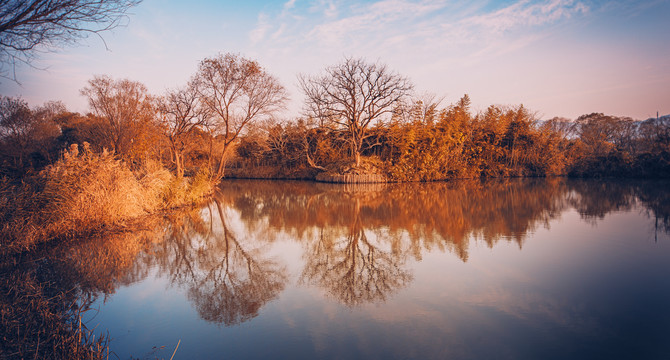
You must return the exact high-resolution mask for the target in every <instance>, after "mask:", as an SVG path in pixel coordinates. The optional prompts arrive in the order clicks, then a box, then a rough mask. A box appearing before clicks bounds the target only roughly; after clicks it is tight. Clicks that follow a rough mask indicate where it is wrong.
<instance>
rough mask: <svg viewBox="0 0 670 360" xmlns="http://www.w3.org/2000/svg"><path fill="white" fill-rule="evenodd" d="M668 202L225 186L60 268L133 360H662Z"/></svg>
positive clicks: (480, 188)
mask: <svg viewBox="0 0 670 360" xmlns="http://www.w3.org/2000/svg"><path fill="white" fill-rule="evenodd" d="M669 189H670V187H669V186H668V183H667V182H658V181H657V182H640V181H634V182H614V181H574V180H571V181H568V180H562V179H550V180H509V181H488V182H480V181H464V182H452V183H428V184H393V185H365V186H344V185H327V184H315V183H307V182H278V181H273V182H271V181H226V182H225V183H224V184H223V185H222V186H221V189H220V192H219V193H218V194H217V195H216V198H215V199H214V201H212V202H211V203H210V204H208V205H207V206H205V207H203V208H202V209H196V210H194V211H191V212H189V213H186V214H175V215H172V216H171V218H170V219H168V220H167V221H166V222H164V223H163V222H159V223H157V224H154V225H152V226H147V228H146V229H145V230H143V231H138V232H135V233H133V234H129V235H124V236H122V237H121V238H118V239H111V240H110V239H100V240H98V241H91V242H84V243H82V244H81V245H79V246H75V247H74V248H72V249H68V250H67V256H66V257H67V258H68V259H71V260H70V262H64V263H63V264H62V265H61V266H60V267H59V269H61V271H63V272H64V273H67V274H68V276H69V277H73V278H75V279H77V280H76V281H75V282H76V284H77V286H79V287H80V288H82V289H84V291H83V292H84V293H87V294H90V296H91V304H90V306H91V307H92V308H94V309H96V311H89V312H87V313H86V318H85V320H86V323H87V325H88V327H89V328H92V327H95V326H97V328H96V329H98V330H96V331H100V332H101V333H102V332H104V333H107V332H108V334H109V336H110V337H111V338H112V342H111V349H112V351H114V352H115V353H116V354H117V355H118V356H119V358H121V359H126V358H130V357H131V356H132V357H135V358H138V357H139V358H155V357H159V358H170V356H171V355H172V352H173V350H174V348H175V346H176V345H177V343H178V342H179V348H178V350H177V352H176V355H175V359H190V358H223V359H267V358H291V359H313V358H326V359H445V358H452V359H493V358H495V359H538V358H542V359H567V358H572V359H574V358H588V359H614V358H627V359H630V358H639V359H643V358H644V359H667V358H670V341H668V336H669V335H670V310H669V309H668V304H670V276H669V274H670V237H669V236H668V233H669V231H668V225H669V224H670V222H669V214H670V201H669V200H668V199H670V191H669ZM63 251H66V250H63ZM73 274H74V275H73Z"/></svg>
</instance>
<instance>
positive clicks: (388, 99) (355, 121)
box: [299, 58, 413, 166]
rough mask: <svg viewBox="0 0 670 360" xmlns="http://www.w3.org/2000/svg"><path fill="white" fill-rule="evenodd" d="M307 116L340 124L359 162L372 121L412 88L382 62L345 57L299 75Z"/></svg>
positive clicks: (387, 110) (383, 113) (390, 109)
mask: <svg viewBox="0 0 670 360" xmlns="http://www.w3.org/2000/svg"><path fill="white" fill-rule="evenodd" d="M299 81H300V86H301V87H302V90H303V92H304V93H305V95H306V96H307V100H306V106H307V111H308V112H309V113H310V115H311V116H314V117H316V118H321V119H326V120H327V121H330V122H334V123H335V124H337V125H339V126H342V127H344V128H345V129H346V130H347V131H348V132H349V133H350V135H351V140H350V141H351V150H352V154H353V156H354V159H355V163H356V166H359V165H360V162H361V152H362V151H363V150H364V149H363V141H364V140H365V139H366V138H367V137H368V136H369V135H368V132H367V130H368V127H369V126H370V124H371V123H372V122H373V121H376V120H379V119H380V118H381V117H382V116H383V115H385V114H388V113H391V112H392V111H393V107H394V105H395V104H396V103H397V102H398V101H400V100H401V99H402V98H403V97H405V96H406V95H407V94H408V93H409V92H410V91H411V90H412V89H413V85H412V84H411V83H410V81H409V80H408V79H407V78H405V77H403V76H400V75H398V74H397V73H394V72H391V71H390V70H389V69H388V68H387V67H386V65H383V64H379V63H374V64H370V63H367V62H365V60H363V59H352V58H347V59H345V60H344V62H343V63H341V64H339V65H335V66H332V67H329V68H327V69H326V73H325V74H323V75H317V76H313V77H308V76H304V75H301V76H299Z"/></svg>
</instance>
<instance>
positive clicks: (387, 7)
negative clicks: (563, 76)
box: [251, 0, 589, 57]
mask: <svg viewBox="0 0 670 360" xmlns="http://www.w3.org/2000/svg"><path fill="white" fill-rule="evenodd" d="M588 10H589V8H588V6H587V5H585V4H584V3H583V2H580V1H577V0H545V1H530V0H521V1H517V2H514V3H512V4H509V5H505V6H503V7H497V8H493V9H491V8H490V4H489V3H487V2H481V1H480V2H474V3H472V2H466V3H458V2H453V1H447V0H378V1H374V2H371V3H365V4H360V3H358V2H354V1H345V0H339V1H336V0H320V1H318V2H316V3H314V4H313V5H312V6H311V7H309V8H308V9H304V8H297V7H295V1H293V0H291V1H288V2H286V3H284V6H283V8H282V10H281V11H280V12H279V13H278V14H277V15H276V16H273V17H269V16H267V15H264V14H261V15H260V16H259V21H258V24H257V27H256V29H254V31H253V32H252V36H251V38H252V41H255V42H260V41H261V40H264V39H265V35H266V32H268V31H272V33H273V34H274V35H273V36H271V38H270V39H265V40H267V42H271V43H269V44H264V45H267V46H270V47H272V46H281V47H282V48H284V49H285V48H286V47H295V50H296V51H300V50H302V49H304V46H305V45H306V44H307V45H309V49H310V50H315V49H321V50H322V51H332V50H333V49H338V50H339V51H340V52H346V53H359V52H374V53H379V54H380V55H383V54H386V53H387V52H389V51H394V49H421V50H426V49H432V51H447V52H449V51H459V52H461V54H462V55H466V56H471V57H472V56H474V55H476V54H486V53H489V52H490V51H487V49H491V48H494V47H496V46H498V47H504V46H505V43H506V42H509V43H510V44H511V45H513V47H510V49H517V50H518V48H519V46H520V45H523V46H526V45H529V44H531V43H532V41H529V40H537V39H540V38H542V36H539V35H538V33H539V32H540V31H542V29H543V28H544V27H546V26H547V25H550V24H554V23H557V22H560V21H564V20H567V19H570V18H571V17H573V16H575V15H579V14H585V13H587V12H588ZM305 12H307V13H305ZM529 32H532V33H533V36H528V33H529ZM517 36H518V37H519V38H516V37H517ZM502 40H504V41H502ZM494 43H495V44H494ZM454 47H460V48H458V49H455V48H454ZM463 51H467V53H466V54H463Z"/></svg>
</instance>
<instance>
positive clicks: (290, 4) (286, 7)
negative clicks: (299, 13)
mask: <svg viewBox="0 0 670 360" xmlns="http://www.w3.org/2000/svg"><path fill="white" fill-rule="evenodd" d="M295 2H296V0H289V1H287V2H285V3H284V11H287V10H291V9H293V8H294V7H295Z"/></svg>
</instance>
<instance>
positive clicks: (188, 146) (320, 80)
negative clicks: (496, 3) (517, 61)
mask: <svg viewBox="0 0 670 360" xmlns="http://www.w3.org/2000/svg"><path fill="white" fill-rule="evenodd" d="M299 84H300V87H301V89H302V91H303V93H304V95H305V98H306V100H305V103H304V105H305V106H304V110H305V111H304V114H303V115H302V116H300V117H298V118H295V119H290V120H289V119H282V118H280V114H281V110H282V109H284V106H285V104H286V101H287V99H288V94H287V91H286V89H285V88H284V87H283V86H282V85H281V83H280V82H279V81H278V80H277V78H276V77H274V76H272V75H271V74H269V73H268V72H267V71H266V70H265V69H263V67H261V65H260V64H259V63H258V62H256V61H254V60H250V59H247V58H244V57H242V56H240V55H236V54H220V55H217V56H214V57H210V58H206V59H204V60H203V61H201V62H200V65H199V67H198V70H197V72H196V73H195V74H194V75H193V76H192V77H191V78H190V79H189V81H188V82H187V83H186V84H185V85H184V86H183V87H180V88H177V89H170V90H167V91H165V93H163V94H162V95H160V96H157V95H153V94H150V93H149V91H148V90H147V88H146V86H144V85H143V84H142V83H140V82H137V81H132V80H128V79H112V78H110V77H108V76H95V77H94V78H93V79H91V80H89V81H88V83H87V85H86V86H85V87H84V88H83V89H82V90H81V94H82V95H83V96H85V97H86V98H87V99H88V102H89V106H90V112H89V113H87V114H79V113H73V112H70V111H68V110H67V108H66V107H65V106H64V105H63V104H62V103H59V102H47V103H45V104H44V105H42V106H37V107H30V106H29V104H27V103H26V102H25V101H24V100H22V99H20V98H11V97H4V96H3V97H2V98H1V99H0V164H2V170H1V172H2V174H1V175H2V176H5V177H8V178H20V177H22V176H24V175H25V174H27V173H30V172H34V171H36V170H39V169H41V168H43V167H45V166H47V165H49V164H53V163H54V162H55V161H56V160H57V159H58V158H59V156H60V154H62V153H63V151H64V150H65V149H67V148H68V147H69V146H70V145H71V144H82V143H88V144H89V145H88V146H90V148H91V149H93V151H97V152H102V151H103V149H107V150H108V151H110V152H111V153H113V154H115V156H116V157H117V158H119V159H121V160H123V161H124V162H126V163H127V164H128V165H129V166H130V167H131V168H135V167H138V166H140V164H142V163H144V162H146V161H148V160H153V161H159V162H161V163H163V164H164V165H165V166H167V167H168V168H170V169H171V170H172V171H173V173H174V174H176V176H177V177H179V178H182V177H183V176H184V175H190V174H193V173H195V172H197V171H200V170H202V169H207V170H208V171H209V173H210V174H211V176H212V177H213V178H214V179H221V178H223V177H224V176H226V175H230V176H235V177H273V178H308V179H313V178H315V177H316V176H317V175H318V174H319V173H323V172H325V173H337V174H347V173H352V174H370V173H373V174H380V175H383V176H384V177H385V178H387V179H389V180H390V181H432V180H445V179H452V178H475V177H510V176H551V175H574V176H668V175H670V119H668V118H667V117H664V118H659V119H648V120H645V121H636V120H633V119H631V118H627V117H617V116H611V115H605V114H602V113H592V114H587V115H583V116H580V117H579V118H577V119H575V120H574V121H572V120H568V119H564V118H553V119H550V120H540V119H538V118H537V117H536V115H535V114H534V113H533V112H531V111H529V110H528V109H527V108H525V107H523V106H496V105H492V106H489V107H488V108H487V109H486V110H485V111H480V112H478V113H473V111H472V110H471V104H470V98H469V97H468V95H464V96H463V97H462V98H461V99H460V100H459V101H457V102H456V103H454V104H451V105H447V106H442V104H441V102H442V101H441V99H438V98H436V97H435V96H429V95H423V96H416V95H415V94H414V92H413V89H414V86H413V85H412V83H411V81H410V80H409V79H407V78H406V77H404V76H401V75H400V74H398V73H395V72H393V71H391V70H389V69H388V67H387V66H385V65H383V64H380V63H370V62H367V61H365V60H364V59H357V58H346V59H344V61H342V62H340V63H339V64H336V65H334V66H331V67H327V68H326V69H325V71H324V72H323V73H321V74H317V75H299Z"/></svg>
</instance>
